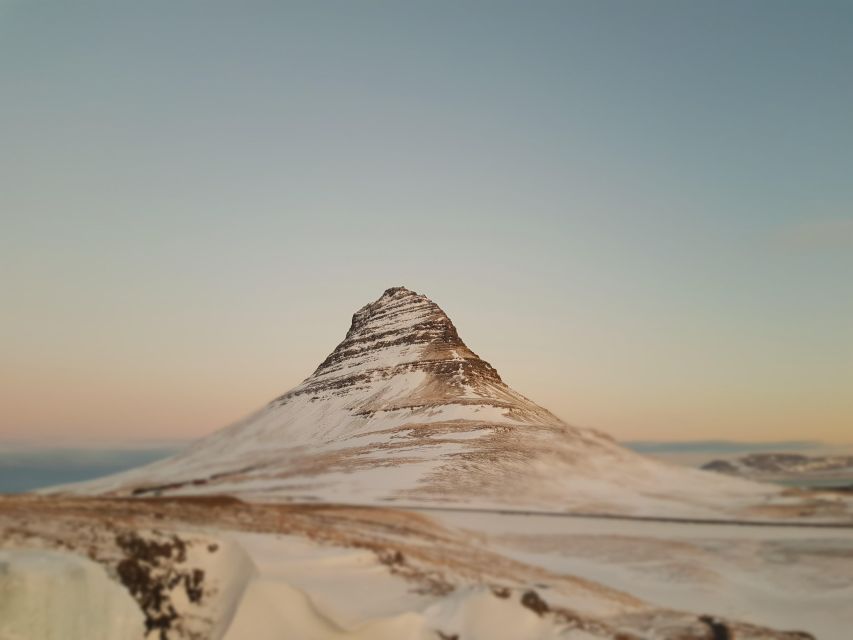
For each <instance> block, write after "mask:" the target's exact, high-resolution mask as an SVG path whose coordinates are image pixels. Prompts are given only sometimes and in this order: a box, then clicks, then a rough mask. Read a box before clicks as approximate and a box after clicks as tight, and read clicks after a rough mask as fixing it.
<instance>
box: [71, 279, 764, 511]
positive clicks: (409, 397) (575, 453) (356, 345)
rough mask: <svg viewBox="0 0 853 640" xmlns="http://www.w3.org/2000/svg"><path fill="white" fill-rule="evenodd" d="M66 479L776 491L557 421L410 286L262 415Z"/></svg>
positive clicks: (507, 492)
mask: <svg viewBox="0 0 853 640" xmlns="http://www.w3.org/2000/svg"><path fill="white" fill-rule="evenodd" d="M62 490H63V491H71V492H74V493H95V494H108V495H135V496H155V495H164V494H166V495H169V494H232V495H237V496H240V497H242V498H244V499H249V500H255V501H324V502H344V503H361V504H376V503H383V504H388V503H391V504H397V505H407V504H409V505H412V504H418V505H424V504H428V503H440V504H442V505H457V506H468V507H471V506H474V507H496V506H500V507H519V508H530V509H547V510H553V511H575V512H595V513H623V514H645V515H661V514H666V515H672V514H677V515H679V516H684V517H712V516H713V517H716V516H720V515H726V516H733V515H742V514H743V513H745V512H746V510H748V509H751V508H753V507H755V506H756V505H764V506H766V505H767V504H769V503H770V502H772V501H774V500H775V498H776V497H778V495H779V489H777V488H774V487H771V486H769V485H761V484H757V483H752V482H747V481H745V480H740V479H737V478H730V477H726V476H722V475H719V474H713V473H708V472H704V471H699V470H693V469H686V468H681V467H675V466H670V465H667V464H665V463H662V462H657V461H653V460H651V459H648V458H645V457H643V456H641V455H639V454H636V453H633V452H631V451H629V450H627V449H625V448H623V447H621V446H620V445H618V444H617V443H616V442H615V441H614V440H613V439H612V438H611V437H610V436H608V435H606V434H604V433H601V432H599V431H596V430H593V429H587V428H579V427H574V426H570V425H568V424H566V423H565V422H563V421H562V420H560V419H559V418H558V417H556V416H555V415H554V414H552V413H551V412H549V411H547V410H546V409H544V408H542V407H540V406H538V405H537V404H535V403H534V402H532V401H531V400H529V399H528V398H526V397H524V396H522V395H521V394H519V393H517V392H516V391H514V390H513V389H511V388H510V387H509V386H507V385H506V384H505V383H504V382H503V381H502V380H501V377H500V375H499V374H498V372H497V371H496V370H495V369H494V367H492V366H491V365H490V364H489V363H488V362H486V361H485V360H483V359H481V358H480V357H479V356H478V355H477V354H475V353H474V352H473V351H471V350H470V349H469V348H468V347H467V346H466V345H465V343H464V342H463V341H462V339H461V338H460V336H459V333H458V332H457V330H456V327H455V326H454V325H453V323H452V322H451V320H450V318H448V316H447V315H446V314H445V313H444V312H443V311H442V310H441V309H440V308H439V307H438V305H436V304H435V303H434V302H432V301H431V300H430V299H428V298H427V297H426V296H423V295H418V294H417V293H415V292H413V291H410V290H408V289H406V288H404V287H394V288H391V289H388V290H387V291H385V292H384V293H383V294H382V296H381V297H380V298H379V299H378V300H376V301H375V302H372V303H370V304H367V305H366V306H364V307H362V308H361V309H359V310H358V311H357V312H356V313H355V315H353V317H352V324H351V325H350V328H349V331H348V332H347V334H346V337H345V338H344V340H343V341H342V342H341V343H340V344H339V345H338V346H337V347H336V348H335V350H334V351H332V353H331V354H330V355H329V356H328V357H327V358H326V359H325V360H324V361H323V362H322V363H321V364H320V366H319V367H317V369H316V371H314V373H313V374H311V376H309V377H308V378H307V379H306V380H305V381H303V382H302V383H301V384H300V385H299V386H297V387H296V388H294V389H291V390H290V391H288V392H287V393H285V394H283V395H281V396H280V397H278V398H276V399H275V400H273V401H272V402H270V403H269V404H268V405H267V406H265V407H264V408H262V409H261V410H260V411H258V412H257V413H255V414H253V415H251V416H249V417H248V418H246V419H244V420H242V421H240V422H238V423H237V424H234V425H232V426H230V427H227V428H225V429H223V430H221V431H219V432H216V433H214V434H212V435H210V436H208V437H206V438H204V439H202V440H200V441H198V442H197V443H195V444H194V445H193V446H191V447H189V448H188V449H187V450H186V451H183V452H182V453H180V454H178V455H176V456H174V457H172V458H169V459H167V460H163V461H160V462H157V463H154V464H151V465H148V466H145V467H142V468H140V469H136V470H133V471H130V472H127V473H123V474H120V475H117V476H112V477H109V478H105V479H99V480H96V481H93V482H88V483H83V484H79V485H71V486H68V487H63V488H62Z"/></svg>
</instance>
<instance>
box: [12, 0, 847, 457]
mask: <svg viewBox="0 0 853 640" xmlns="http://www.w3.org/2000/svg"><path fill="white" fill-rule="evenodd" d="M0 216H2V227H0V261H2V262H0V330H2V342H0V438H44V439H51V440H56V439H60V438H61V439H65V440H79V441H85V440H87V439H98V438H109V439H113V440H121V439H124V438H132V439H139V438H172V437H174V438H190V437H195V436H198V435H202V434H205V433H208V432H210V431H212V430H213V429H215V428H218V427H221V426H223V425H225V424H226V423H229V422H230V421H232V420H234V419H237V418H239V417H242V416H243V415H244V414H246V413H248V412H250V411H252V410H254V409H256V408H258V407H259V406H260V405H262V404H263V403H265V402H267V401H268V400H270V399H271V398H273V397H274V396H275V395H277V394H279V393H281V392H283V391H285V390H287V389H288V388H290V387H292V386H294V385H295V384H297V383H298V382H299V381H300V380H302V379H303V378H304V377H306V376H307V375H308V374H310V373H311V371H312V370H313V369H314V368H315V367H316V365H317V364H318V363H319V362H320V361H321V360H322V359H323V358H324V357H325V356H326V355H327V353H328V352H330V351H331V350H332V348H333V347H334V346H335V345H336V344H337V342H338V341H339V340H340V339H342V338H343V335H344V333H345V332H346V330H347V328H348V326H349V320H350V316H351V314H352V313H353V312H354V311H355V310H356V309H357V308H358V307H360V306H361V305H363V304H364V303H366V302H369V301H371V300H373V299H375V298H377V297H378V296H379V295H380V294H381V293H382V291H383V290H384V289H385V288H387V287H389V286H392V285H400V284H402V285H405V286H408V287H410V288H412V289H414V290H416V291H418V292H421V293H426V294H427V295H429V296H430V297H431V298H433V299H434V300H435V301H436V302H437V303H438V304H440V305H441V306H442V307H443V308H444V309H445V310H446V311H447V312H448V314H449V315H450V316H451V318H452V319H453V320H454V322H455V323H456V325H457V327H458V328H459V330H460V333H461V335H462V337H463V339H464V340H465V341H466V342H467V343H468V345H469V346H470V347H471V348H472V349H473V350H474V351H476V352H478V353H479V354H480V355H482V356H483V357H484V358H486V359H487V360H489V361H490V362H491V363H492V364H493V365H494V366H495V367H497V369H498V371H499V372H500V373H501V374H502V375H503V377H504V379H505V380H506V381H507V382H508V383H510V384H511V385H512V386H514V387H515V388H516V389H518V390H519V391H521V392H522V393H524V394H526V395H528V396H530V397H531V398H533V399H534V400H536V401H538V402H539V403H540V404H543V405H544V406H546V407H548V408H550V409H552V410H553V411H554V412H555V413H557V414H558V415H560V416H561V417H563V418H564V419H566V420H567V421H569V422H572V423H574V424H579V425H585V426H594V427H598V428H601V429H604V430H607V431H609V432H611V433H612V434H614V435H615V436H616V437H619V438H623V439H652V438H659V439H706V438H731V439H738V440H762V439H773V440H779V439H787V438H797V439H802V438H819V439H825V440H828V441H839V442H847V441H851V440H853V3H851V2H848V1H837V2H830V1H817V2H806V1H799V2H789V1H785V0H768V1H764V2H759V1H744V2H740V1H739V2H728V1H714V2H710V1H709V2H701V3H700V2H684V1H681V0H678V1H673V2H667V1H662V0H647V1H644V2H636V1H634V0H631V1H625V2H614V1H599V0H595V1H592V0H590V1H568V0H567V1H559V2H546V1H534V2H520V1H518V2H511V3H506V2H496V1H488V2H486V1H482V2H470V1H464V0H463V1H459V0H454V1H444V0H437V1H436V0H429V1H426V0H425V1H423V2H375V1H369V0H365V1H360V2H352V1H349V0H347V1H338V2H333V1H317V0H311V1H310V2H251V1H248V2H230V3H224V2H212V1H205V2H196V1H192V0H184V1H181V2H175V1H174V0H168V1H150V0H146V1H145V2H130V1H126V2H125V1H116V0H106V1H104V2H86V1H83V2H67V1H66V0H60V1H53V2H51V1H42V2H26V1H21V2H14V1H13V2H10V1H8V0H0Z"/></svg>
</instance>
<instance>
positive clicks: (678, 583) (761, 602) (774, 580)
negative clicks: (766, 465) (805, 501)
mask: <svg viewBox="0 0 853 640" xmlns="http://www.w3.org/2000/svg"><path fill="white" fill-rule="evenodd" d="M431 513H432V515H433V517H436V518H437V519H439V520H440V521H441V522H443V523H445V524H447V525H449V526H454V527H461V528H465V529H470V530H472V531H476V532H478V533H480V534H482V535H484V544H487V545H488V547H489V548H493V549H495V550H497V551H499V552H500V553H505V554H506V555H508V556H510V557H512V558H515V559H517V560H520V561H523V562H525V563H529V564H534V565H539V566H542V567H546V568H548V569H549V570H550V571H555V572H558V573H569V574H572V575H577V576H581V577H584V578H588V579H590V580H595V581H596V582H600V583H601V584H604V585H607V586H609V587H612V588H614V589H620V590H624V591H627V592H629V593H632V594H633V595H636V596H638V597H640V598H643V599H644V600H646V601H648V602H651V603H653V604H655V605H657V606H660V607H670V608H673V609H679V610H685V611H692V612H695V613H698V614H702V613H706V614H707V613H710V614H714V615H718V616H722V617H727V618H735V619H741V620H748V621H750V622H753V623H756V624H762V625H767V626H770V627H774V628H780V629H800V630H804V631H808V632H810V633H812V634H814V635H815V637H817V638H820V639H821V640H848V639H849V638H850V635H849V634H850V629H853V607H851V606H850V603H853V528H851V529H821V528H809V527H803V528H800V527H772V526H771V527H764V526H747V525H718V524H713V525H710V524H690V523H673V522H643V521H624V520H610V519H596V518H560V517H548V516H535V515H534V516H517V515H507V514H491V513H462V512H452V511H448V512H441V511H436V512H431Z"/></svg>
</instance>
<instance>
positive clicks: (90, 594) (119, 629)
mask: <svg viewBox="0 0 853 640" xmlns="http://www.w3.org/2000/svg"><path fill="white" fill-rule="evenodd" d="M144 633H145V626H144V620H143V615H142V611H140V609H139V607H138V606H137V604H136V602H134V600H133V598H132V597H131V595H130V593H128V591H127V590H126V589H124V588H123V587H122V586H121V585H120V584H118V583H117V582H115V581H114V580H110V578H109V577H108V576H107V572H106V571H105V570H104V568H103V567H102V566H101V565H99V564H97V563H96V562H93V561H92V560H89V559H88V558H84V557H83V556H80V555H76V554H72V553H67V552H61V551H48V550H33V549H29V550H2V549H0V640H69V639H72V638H73V639H77V638H80V639H81V640H82V639H83V638H85V639H86V640H118V639H127V640H142V638H143V637H144Z"/></svg>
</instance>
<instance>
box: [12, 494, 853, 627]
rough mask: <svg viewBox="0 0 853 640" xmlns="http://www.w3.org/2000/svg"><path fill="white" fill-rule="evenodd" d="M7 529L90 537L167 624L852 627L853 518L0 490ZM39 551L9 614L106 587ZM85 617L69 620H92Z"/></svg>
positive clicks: (33, 540) (154, 617)
mask: <svg viewBox="0 0 853 640" xmlns="http://www.w3.org/2000/svg"><path fill="white" fill-rule="evenodd" d="M0 549H4V550H5V551H6V552H7V553H9V552H12V553H14V554H17V553H19V552H20V551H22V550H25V551H27V552H28V553H32V554H35V555H34V556H33V557H36V558H41V557H47V556H49V555H50V554H51V553H53V552H54V551H56V550H62V551H63V553H74V554H77V556H84V555H85V556H89V557H90V558H91V559H92V560H94V561H95V562H97V565H98V566H97V567H96V568H100V572H96V573H97V574H98V575H99V576H100V577H105V576H108V577H109V579H111V580H112V581H113V582H114V584H113V585H111V586H119V585H121V587H123V588H124V589H126V590H127V592H128V593H129V594H130V595H131V596H132V601H134V602H135V604H136V605H137V606H138V607H139V610H140V611H141V613H142V614H144V618H145V623H146V625H148V627H149V629H151V630H152V631H151V634H149V636H148V637H149V638H152V637H157V636H158V635H159V634H160V633H163V636H162V637H163V638H164V639H166V640H198V639H201V638H203V639H204V640H208V639H209V640H221V639H222V638H225V639H226V640H242V639H243V638H256V639H260V640H265V639H267V638H269V639H270V640H273V639H276V640H284V639H290V638H293V639H294V640H332V639H335V640H337V639H344V638H361V639H366V638H371V639H375V638H379V639H382V638H387V639H389V640H391V639H392V638H393V639H394V640H409V639H411V640H421V639H427V638H428V639H430V640H440V639H442V638H444V639H447V638H454V637H456V638H459V639H461V638H464V639H465V640H501V639H505V640H545V639H552V638H567V639H574V640H581V639H583V640H591V639H592V638H599V639H603V640H616V639H617V638H619V639H624V638H642V639H646V640H676V639H678V640H707V638H709V637H710V636H709V634H710V633H711V630H712V628H713V625H718V626H721V627H724V628H725V629H726V630H727V633H730V634H731V635H730V636H724V637H734V638H737V640H803V639H804V638H810V637H812V636H813V637H816V638H820V639H821V640H846V638H847V637H848V636H847V635H846V634H847V631H848V629H849V628H850V625H851V624H853V620H851V613H850V611H849V608H848V607H846V606H845V605H846V604H847V603H849V602H850V599H851V596H853V593H851V589H853V586H851V585H853V566H851V564H852V563H853V530H849V529H825V528H824V529H821V528H814V527H811V528H809V527H803V528H798V527H788V528H781V527H776V526H765V527H757V526H754V525H750V526H731V525H701V524H687V523H672V522H668V523H662V522H642V521H633V520H621V521H617V520H600V519H588V518H573V517H566V516H535V515H534V516H531V515H527V516H522V515H501V514H485V513H462V512H442V511H430V512H429V513H428V514H424V513H417V512H415V511H402V510H396V509H380V508H356V507H347V506H332V505H289V506H285V505H258V504H247V503H241V502H239V501H235V500H227V499H154V500H150V499H149V500H138V499H137V500H132V499H88V498H37V497H26V496H22V497H17V498H0ZM81 560H82V562H84V563H89V564H90V565H91V564H92V563H91V562H89V560H86V559H82V558H81ZM45 566H47V567H48V568H49V569H50V570H49V571H47V574H51V573H52V572H56V571H58V573H57V574H56V576H58V577H56V576H50V575H48V576H47V577H39V575H38V572H36V577H34V578H31V580H32V581H33V582H32V584H35V585H37V588H35V589H26V588H19V587H12V589H13V590H14V591H15V592H16V593H15V597H14V598H12V599H7V600H8V601H9V602H13V603H14V608H15V611H16V613H15V615H14V616H12V618H10V619H11V620H14V621H16V622H15V624H18V625H20V624H21V620H22V619H24V618H27V619H35V620H41V619H47V618H49V617H50V616H51V610H52V609H51V605H50V599H45V598H44V597H42V596H41V594H42V593H46V592H48V591H49V590H50V589H51V588H52V587H50V586H48V587H43V586H42V585H50V584H60V585H64V586H61V587H60V588H58V589H56V592H57V593H59V594H64V593H66V592H67V591H68V590H69V589H71V590H75V589H76V590H77V591H79V592H80V593H78V594H76V596H77V597H79V598H80V603H81V605H80V606H81V607H82V608H83V610H85V609H86V607H87V606H89V605H87V604H86V603H89V602H90V599H91V598H92V597H94V598H99V597H100V596H99V595H98V594H100V593H103V587H102V586H99V584H98V583H97V581H94V580H89V579H88V578H87V579H86V580H84V581H82V582H81V581H78V582H76V583H68V581H67V580H65V578H63V573H62V569H61V567H62V565H61V564H57V563H52V562H51V563H47V564H46V565H45ZM57 567H58V568H59V569H55V568H57ZM24 573H27V572H26V571H25V572H24ZM42 573H45V572H42ZM27 579H28V580H29V579H30V578H27ZM0 584H2V580H0ZM69 584H71V585H72V586H69ZM90 584H91V585H93V586H92V591H91V593H87V591H88V590H89V589H90V587H89V585H90ZM73 585H76V586H73ZM113 591H115V590H114V589H113ZM93 594H94V595H93ZM111 598H112V596H111ZM113 599H114V598H113ZM113 599H110V598H108V599H107V602H108V603H112V602H113ZM121 600H122V598H117V599H115V601H116V602H120V601H121ZM124 601H125V604H126V598H125V599H124ZM68 602H71V600H68ZM0 606H2V605H0ZM110 606H118V605H117V604H116V605H113V604H110ZM72 609H73V607H72ZM26 611H29V612H30V613H29V614H27V615H24V614H22V613H20V612H26ZM57 611H60V612H61V615H66V614H67V611H68V610H67V609H62V608H59V609H57ZM63 612H64V613H63ZM122 615H123V614H121V615H119V616H118V619H119V620H121V619H124V618H122ZM709 615H710V616H711V617H708V616H709ZM22 616H23V618H22ZM60 619H62V618H60ZM92 620H93V622H92V624H97V625H101V626H98V627H97V629H96V630H95V632H92V634H90V635H86V634H85V633H84V632H83V631H80V632H79V633H78V632H77V631H76V630H75V631H74V632H73V633H71V632H70V631H69V632H68V634H67V635H64V636H62V638H63V640H78V639H79V640H91V638H92V637H98V636H97V633H99V631H98V629H101V628H102V626H103V625H105V624H107V623H106V622H104V621H101V622H97V620H98V619H97V618H92ZM135 620H137V621H138V620H139V618H138V617H136V618H135ZM25 628H27V629H30V632H29V635H28V636H25V637H26V638H27V640H53V638H54V637H55V636H51V635H49V633H48V632H47V631H43V630H40V629H36V627H33V626H30V627H25ZM65 628H66V629H75V627H73V626H66V627H65ZM33 629H36V631H33ZM792 629H797V630H800V631H801V632H810V633H811V634H812V635H811V636H810V635H803V633H794V632H792V631H791V630H792ZM84 630H85V629H84ZM134 633H135V632H131V631H127V632H125V631H123V630H122V631H121V632H118V631H117V632H115V633H114V634H113V635H112V636H111V640H124V638H127V639H128V640H138V636H135V635H134ZM0 638H3V640H9V638H12V639H13V640H18V638H17V637H15V636H14V635H11V634H7V636H3V635H2V634H0Z"/></svg>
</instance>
